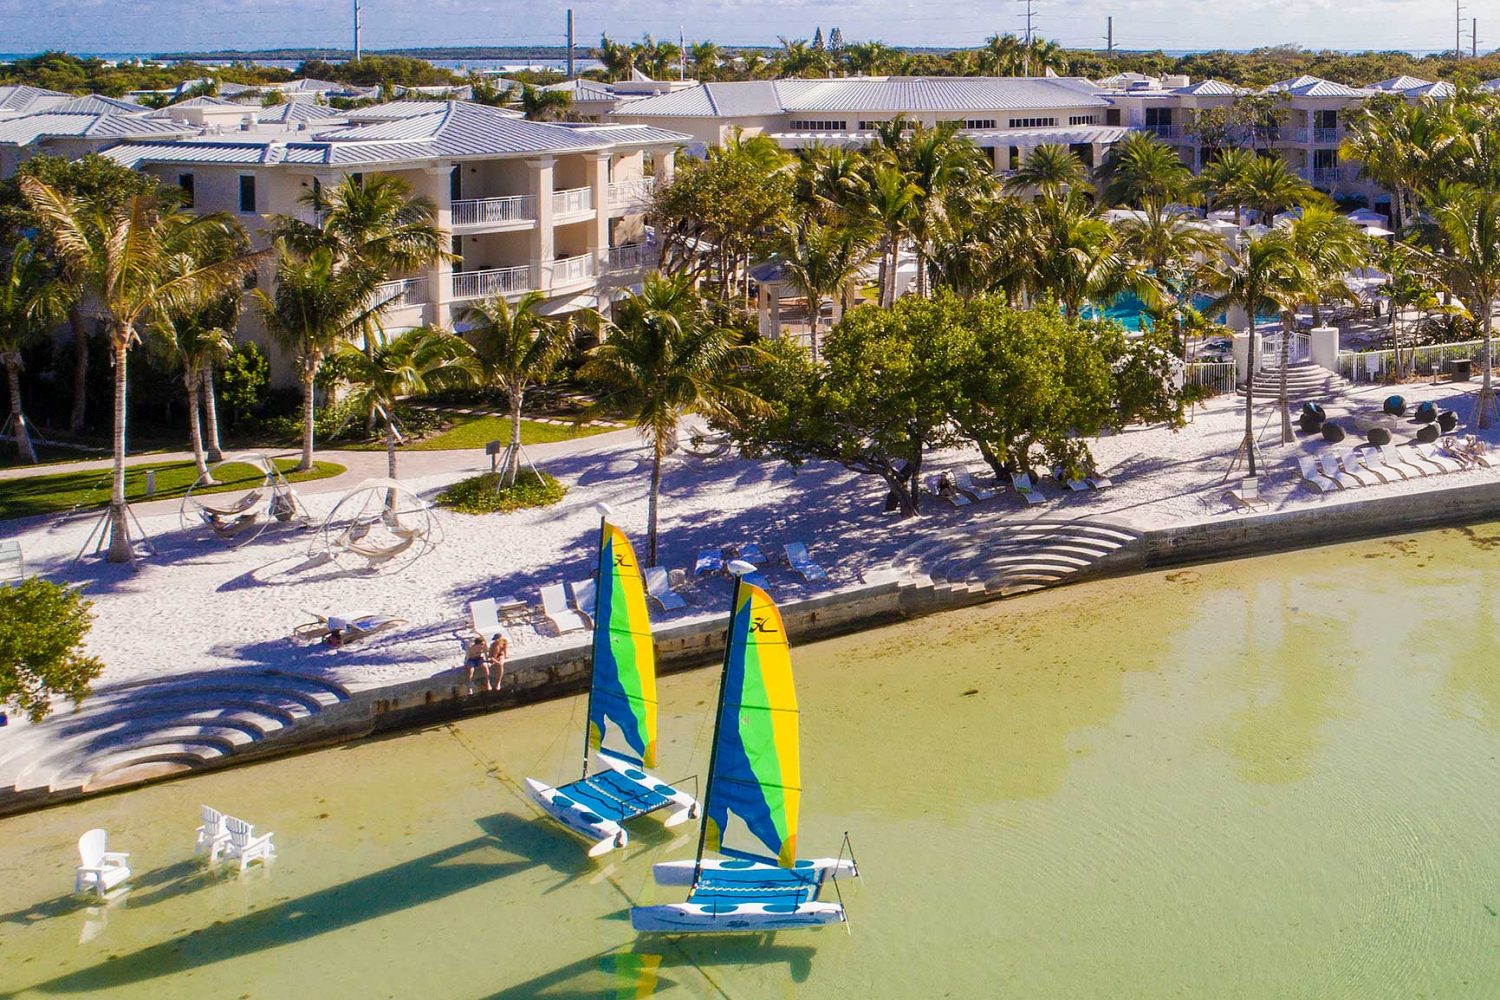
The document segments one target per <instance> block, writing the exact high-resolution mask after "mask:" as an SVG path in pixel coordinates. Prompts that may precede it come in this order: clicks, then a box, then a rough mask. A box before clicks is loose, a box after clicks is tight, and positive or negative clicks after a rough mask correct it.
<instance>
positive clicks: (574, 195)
mask: <svg viewBox="0 0 1500 1000" xmlns="http://www.w3.org/2000/svg"><path fill="white" fill-rule="evenodd" d="M593 207H594V189H593V188H569V189H568V190H566V191H556V192H553V194H552V214H553V215H568V214H570V213H573V212H588V211H591V210H592V209H593Z"/></svg>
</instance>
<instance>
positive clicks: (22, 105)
mask: <svg viewBox="0 0 1500 1000" xmlns="http://www.w3.org/2000/svg"><path fill="white" fill-rule="evenodd" d="M72 99H73V95H72V94H64V93H62V92H61V91H57V90H43V89H42V88H41V87H28V86H26V85H25V84H24V83H21V84H13V85H11V86H6V87H0V109H4V110H6V111H39V110H41V109H43V108H50V107H55V106H56V105H58V104H65V103H67V102H68V101H71V100H72Z"/></svg>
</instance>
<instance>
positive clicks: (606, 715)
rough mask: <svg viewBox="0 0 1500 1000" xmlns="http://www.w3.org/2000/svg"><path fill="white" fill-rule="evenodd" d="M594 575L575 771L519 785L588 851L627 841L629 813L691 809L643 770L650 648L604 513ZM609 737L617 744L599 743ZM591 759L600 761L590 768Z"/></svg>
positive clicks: (685, 814) (620, 536) (636, 589)
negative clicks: (573, 776)
mask: <svg viewBox="0 0 1500 1000" xmlns="http://www.w3.org/2000/svg"><path fill="white" fill-rule="evenodd" d="M595 582H596V585H597V586H596V594H597V596H596V597H595V600H596V602H597V605H596V607H595V615H594V652H593V678H592V680H591V681H590V686H589V711H588V722H587V733H586V735H585V737H584V748H583V776H582V777H581V778H579V779H578V780H577V781H574V782H570V783H569V784H566V785H563V786H562V787H561V788H553V787H552V786H551V785H547V784H544V783H543V782H540V781H537V780H536V779H535V778H527V779H526V790H527V792H528V793H530V795H531V797H532V798H533V799H535V800H536V803H537V805H539V806H541V807H542V809H543V810H544V811H545V812H546V813H547V815H549V816H551V817H552V818H553V819H555V820H557V821H558V822H559V823H561V824H562V825H563V826H565V827H567V828H568V829H569V830H571V831H573V832H574V833H576V834H578V835H579V836H581V837H584V838H585V839H587V840H589V841H590V842H592V844H593V846H592V847H590V848H589V857H598V856H599V855H601V854H606V853H608V852H609V851H612V850H615V849H616V848H620V847H624V846H625V845H626V844H627V843H629V842H630V834H629V833H628V832H626V830H625V825H624V824H625V823H626V822H628V821H630V820H632V819H635V818H636V817H637V816H644V815H646V814H647V813H652V812H656V811H657V810H658V809H666V808H668V807H675V808H674V811H673V812H672V813H670V814H669V815H668V816H667V818H666V825H667V826H677V825H678V824H679V823H685V822H687V821H688V820H690V819H693V818H696V817H697V815H698V803H697V802H696V801H694V799H693V797H692V796H691V795H688V794H687V793H685V792H681V791H679V790H677V789H676V788H673V787H672V786H671V785H669V784H667V783H666V782H665V781H662V780H661V779H660V778H657V777H655V776H653V775H651V774H650V773H649V772H648V771H647V770H646V768H649V767H654V766H655V765H656V652H655V649H654V648H653V646H652V642H651V620H650V617H649V616H648V615H647V613H646V588H645V584H644V581H643V579H642V575H641V569H640V564H639V563H637V562H636V558H635V550H634V549H633V548H631V546H630V540H629V539H627V538H626V537H625V533H624V532H623V531H621V530H620V529H619V528H617V527H615V526H614V525H612V524H610V523H609V521H608V520H607V519H605V520H603V521H602V522H601V523H600V527H599V563H598V569H597V573H596V576H595ZM617 740H618V742H622V743H623V744H624V747H625V748H624V749H618V748H616V747H614V746H610V747H608V748H607V747H606V744H614V743H615V742H616V741H617ZM594 759H597V762H598V764H599V765H601V766H600V767H598V768H596V769H595V770H594V771H593V773H590V771H589V766H590V763H591V762H592V761H593V760H594Z"/></svg>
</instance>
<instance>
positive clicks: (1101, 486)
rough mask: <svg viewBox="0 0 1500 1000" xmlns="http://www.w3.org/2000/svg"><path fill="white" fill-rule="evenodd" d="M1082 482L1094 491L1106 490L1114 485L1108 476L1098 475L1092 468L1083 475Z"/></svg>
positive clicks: (1097, 471)
mask: <svg viewBox="0 0 1500 1000" xmlns="http://www.w3.org/2000/svg"><path fill="white" fill-rule="evenodd" d="M1083 481H1084V482H1086V483H1088V484H1089V485H1090V486H1091V487H1093V488H1094V489H1096V490H1107V489H1109V488H1110V487H1111V486H1113V485H1114V484H1115V483H1114V480H1112V479H1110V478H1109V477H1108V476H1101V475H1099V470H1098V469H1092V468H1091V469H1089V471H1088V472H1087V473H1086V474H1085V475H1084V477H1083Z"/></svg>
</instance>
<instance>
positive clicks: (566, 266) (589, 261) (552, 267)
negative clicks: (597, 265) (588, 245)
mask: <svg viewBox="0 0 1500 1000" xmlns="http://www.w3.org/2000/svg"><path fill="white" fill-rule="evenodd" d="M548 270H549V274H550V276H551V281H550V282H549V287H556V286H557V285H565V284H568V283H569V282H572V281H584V280H586V279H588V278H592V277H593V276H594V255H593V254H591V253H584V254H579V255H578V256H577V257H563V258H561V259H559V260H554V261H553V262H552V263H551V264H549V265H548Z"/></svg>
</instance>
